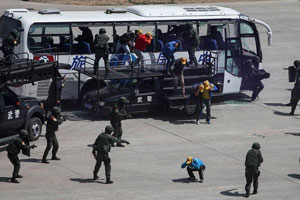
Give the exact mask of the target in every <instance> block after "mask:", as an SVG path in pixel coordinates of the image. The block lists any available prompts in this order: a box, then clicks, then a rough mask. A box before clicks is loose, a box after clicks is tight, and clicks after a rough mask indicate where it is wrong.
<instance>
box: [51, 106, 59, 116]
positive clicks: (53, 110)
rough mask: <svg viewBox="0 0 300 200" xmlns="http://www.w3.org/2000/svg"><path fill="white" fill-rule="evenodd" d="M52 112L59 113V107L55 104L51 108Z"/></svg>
mask: <svg viewBox="0 0 300 200" xmlns="http://www.w3.org/2000/svg"><path fill="white" fill-rule="evenodd" d="M52 113H53V114H59V113H60V108H59V107H56V106H55V107H53V108H52Z"/></svg>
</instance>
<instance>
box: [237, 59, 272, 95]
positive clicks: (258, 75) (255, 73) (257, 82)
mask: <svg viewBox="0 0 300 200" xmlns="http://www.w3.org/2000/svg"><path fill="white" fill-rule="evenodd" d="M242 76H243V79H244V80H243V81H244V84H246V85H248V87H249V88H250V90H252V91H253V93H252V98H251V100H252V101H254V100H255V99H256V98H257V97H258V94H259V93H260V92H261V91H262V90H263V89H264V84H263V83H262V82H261V81H262V80H263V79H267V78H269V77H270V73H268V72H266V71H265V70H264V69H256V68H255V67H254V64H253V61H252V60H251V59H249V60H247V61H245V63H244V66H243V70H242Z"/></svg>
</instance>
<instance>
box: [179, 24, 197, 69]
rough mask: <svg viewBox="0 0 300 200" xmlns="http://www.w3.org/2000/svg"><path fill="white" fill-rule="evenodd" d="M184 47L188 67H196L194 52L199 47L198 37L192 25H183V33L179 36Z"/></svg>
mask: <svg viewBox="0 0 300 200" xmlns="http://www.w3.org/2000/svg"><path fill="white" fill-rule="evenodd" d="M181 37H182V40H183V43H184V46H186V47H187V50H188V53H189V59H190V62H189V64H190V65H193V64H194V65H195V66H196V67H198V61H197V58H196V56H195V52H196V51H197V49H198V47H199V35H198V33H197V31H196V29H195V28H193V24H191V23H187V24H186V25H185V31H184V32H183V33H182V35H181Z"/></svg>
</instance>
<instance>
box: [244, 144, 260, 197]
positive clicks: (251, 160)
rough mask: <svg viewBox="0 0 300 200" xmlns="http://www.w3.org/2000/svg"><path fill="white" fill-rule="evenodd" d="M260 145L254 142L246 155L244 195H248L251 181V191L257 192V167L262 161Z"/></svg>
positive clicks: (258, 172) (258, 173)
mask: <svg viewBox="0 0 300 200" xmlns="http://www.w3.org/2000/svg"><path fill="white" fill-rule="evenodd" d="M259 149H260V145H259V144H258V143H254V144H253V146H252V149H250V150H249V151H248V153H247V155H246V160H245V166H246V172H245V176H246V182H247V183H246V186H245V190H246V195H248V196H249V194H250V188H251V183H252V181H253V188H254V190H253V193H254V194H256V193H257V189H258V177H259V176H260V171H259V170H258V168H259V167H260V164H261V163H262V162H263V157H262V154H261V152H260V150H259Z"/></svg>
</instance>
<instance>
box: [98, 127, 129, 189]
mask: <svg viewBox="0 0 300 200" xmlns="http://www.w3.org/2000/svg"><path fill="white" fill-rule="evenodd" d="M113 131H114V129H113V127H112V126H106V127H105V132H103V133H101V134H100V135H99V136H98V137H97V139H96V141H95V143H94V145H93V155H94V157H95V159H96V161H97V162H96V165H95V169H94V180H97V179H98V178H99V177H98V176H97V174H98V171H99V169H100V167H101V164H102V162H104V165H105V175H106V183H107V184H110V183H113V181H112V180H110V171H111V166H110V158H109V155H108V153H109V152H110V145H111V143H112V142H118V143H126V144H129V142H128V141H126V140H122V139H118V138H116V137H113V136H112V135H111V133H112V132H113Z"/></svg>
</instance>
